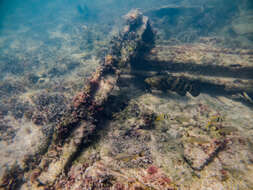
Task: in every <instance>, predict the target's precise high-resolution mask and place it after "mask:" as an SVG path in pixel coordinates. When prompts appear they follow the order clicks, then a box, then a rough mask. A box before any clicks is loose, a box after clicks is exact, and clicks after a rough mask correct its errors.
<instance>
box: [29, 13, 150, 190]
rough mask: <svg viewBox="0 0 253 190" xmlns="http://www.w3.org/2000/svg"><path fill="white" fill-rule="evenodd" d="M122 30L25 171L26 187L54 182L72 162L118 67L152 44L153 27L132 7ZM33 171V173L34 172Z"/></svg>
mask: <svg viewBox="0 0 253 190" xmlns="http://www.w3.org/2000/svg"><path fill="white" fill-rule="evenodd" d="M125 19H126V26H125V28H124V30H123V31H122V32H121V33H120V34H119V35H118V36H115V37H114V38H113V39H112V41H111V49H110V51H109V53H108V54H107V56H106V57H105V59H104V60H103V61H102V64H101V66H100V67H99V68H98V69H97V70H96V72H95V73H94V74H93V75H92V76H91V78H90V79H89V80H88V84H86V85H85V88H84V90H83V91H81V92H80V93H78V94H77V95H76V96H75V97H74V99H73V104H72V105H71V107H70V109H69V111H68V113H66V115H65V116H64V117H63V118H62V120H61V122H60V123H59V124H58V125H57V126H56V127H55V131H54V134H53V138H52V143H51V145H50V147H49V148H48V151H47V153H46V154H45V155H43V156H42V159H41V160H40V163H38V167H37V168H35V169H33V170H32V171H28V173H27V174H26V176H30V178H32V180H29V179H28V180H27V181H28V183H27V184H25V185H26V186H27V188H32V189H36V188H39V187H40V186H46V187H50V186H53V185H54V183H55V181H56V179H57V178H58V177H59V176H60V174H61V173H63V172H64V171H65V170H67V169H68V167H69V166H70V165H71V163H72V162H73V160H74V159H75V158H76V157H77V155H78V154H79V153H80V151H81V150H82V147H83V146H85V144H88V143H89V142H90V140H89V139H90V137H91V136H92V135H93V134H94V133H95V132H96V130H97V124H98V123H99V122H101V121H102V120H103V119H104V116H103V111H104V108H105V106H106V104H107V101H108V98H109V97H110V95H111V93H112V91H113V89H114V88H117V85H118V81H119V78H120V75H121V69H122V70H123V69H126V70H128V71H131V70H132V64H131V63H132V60H133V59H135V57H139V56H140V54H142V53H144V52H146V51H148V50H149V49H150V47H152V45H153V31H152V29H151V27H150V24H149V19H148V18H147V17H145V16H143V15H142V14H141V13H140V12H139V11H137V10H133V11H131V12H130V13H128V14H127V15H126V16H125ZM34 173H35V174H34Z"/></svg>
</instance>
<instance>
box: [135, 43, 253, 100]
mask: <svg viewBox="0 0 253 190" xmlns="http://www.w3.org/2000/svg"><path fill="white" fill-rule="evenodd" d="M144 62H145V66H143V67H141V68H138V70H139V71H140V70H141V71H142V72H136V73H138V74H142V75H144V76H147V79H146V82H147V83H148V84H149V85H150V86H151V87H152V88H155V89H160V90H165V89H167V90H172V91H176V92H179V94H182V95H185V93H186V92H187V91H189V90H188V89H189V88H191V87H190V86H189V84H190V85H192V84H194V85H192V86H195V88H196V91H199V93H200V92H204V91H209V92H210V90H213V93H228V94H237V93H242V92H245V93H247V94H249V95H250V96H251V97H253V74H252V73H253V51H252V50H248V49H227V48H221V47H215V46H214V45H209V44H206V43H195V44H192V45H190V44H188V45H176V46H175V45H173V46H169V45H167V46H159V45H157V46H156V47H154V48H153V49H152V50H151V52H150V54H148V55H147V56H146V57H145V60H144ZM144 71H145V72H144ZM154 71H155V72H158V74H155V75H153V76H151V78H150V72H154ZM161 71H162V74H161ZM159 75H160V76H159ZM157 77H158V78H159V80H163V81H165V80H169V79H170V80H172V79H173V80H174V82H175V81H184V83H186V84H188V85H184V84H183V83H180V84H181V85H179V84H175V83H174V86H173V88H172V87H171V85H170V84H167V86H166V87H165V86H164V85H163V86H161V85H156V84H155V83H154V80H158V78H157ZM155 78H156V79H155ZM160 84H161V83H160ZM162 84H164V82H163V83H162ZM175 86H178V88H176V87H175ZM183 86H184V87H183ZM183 88H185V89H183ZM199 93H195V94H194V95H198V94H199Z"/></svg>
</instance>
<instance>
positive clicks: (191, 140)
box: [185, 136, 210, 144]
mask: <svg viewBox="0 0 253 190" xmlns="http://www.w3.org/2000/svg"><path fill="white" fill-rule="evenodd" d="M185 141H186V142H188V143H198V144H207V143H210V141H208V140H206V139H204V138H203V137H193V136H192V137H189V138H187V139H186V140H185Z"/></svg>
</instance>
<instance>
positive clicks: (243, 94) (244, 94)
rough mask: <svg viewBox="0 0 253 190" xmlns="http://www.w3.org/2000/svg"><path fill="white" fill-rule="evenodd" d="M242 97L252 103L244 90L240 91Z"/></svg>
mask: <svg viewBox="0 0 253 190" xmlns="http://www.w3.org/2000/svg"><path fill="white" fill-rule="evenodd" d="M242 97H243V99H245V100H247V101H249V102H250V103H252V104H253V100H252V98H251V97H250V96H249V95H248V94H247V93H246V92H242Z"/></svg>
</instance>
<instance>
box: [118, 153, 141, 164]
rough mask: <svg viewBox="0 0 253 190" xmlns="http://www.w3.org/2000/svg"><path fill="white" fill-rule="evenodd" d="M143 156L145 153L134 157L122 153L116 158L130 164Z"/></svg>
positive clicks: (133, 155)
mask: <svg viewBox="0 0 253 190" xmlns="http://www.w3.org/2000/svg"><path fill="white" fill-rule="evenodd" d="M143 156H144V151H142V152H139V153H137V154H132V155H129V154H128V153H120V154H118V155H117V156H116V157H115V159H116V160H120V161H124V162H129V161H131V160H136V159H137V158H139V157H143Z"/></svg>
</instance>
